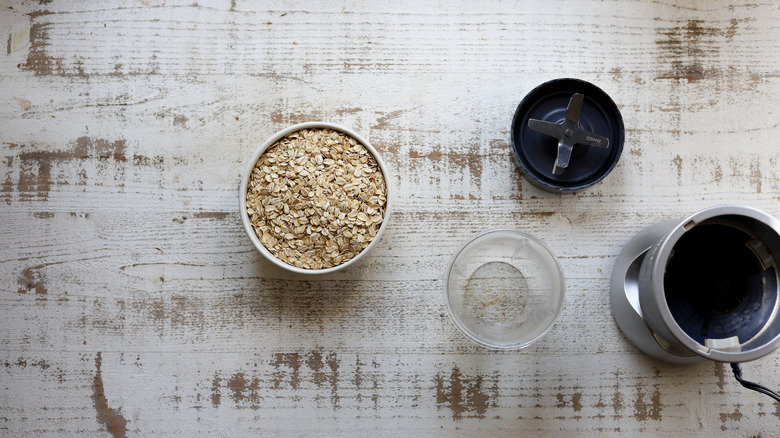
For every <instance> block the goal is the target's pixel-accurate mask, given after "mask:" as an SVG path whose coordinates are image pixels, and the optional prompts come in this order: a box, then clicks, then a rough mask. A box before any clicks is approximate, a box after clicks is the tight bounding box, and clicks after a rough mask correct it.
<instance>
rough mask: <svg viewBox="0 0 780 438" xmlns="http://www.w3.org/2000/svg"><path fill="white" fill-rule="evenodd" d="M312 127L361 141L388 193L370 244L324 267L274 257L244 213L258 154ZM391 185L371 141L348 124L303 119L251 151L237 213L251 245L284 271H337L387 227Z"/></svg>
mask: <svg viewBox="0 0 780 438" xmlns="http://www.w3.org/2000/svg"><path fill="white" fill-rule="evenodd" d="M314 128H325V129H332V130H334V131H340V132H342V133H344V134H346V135H349V136H350V137H352V138H354V139H355V140H357V141H358V142H360V144H362V145H363V146H364V147H365V148H366V149H367V150H368V152H369V153H370V154H371V155H372V156H373V157H374V159H375V160H376V162H377V165H378V166H379V169H380V171H381V172H382V177H383V178H384V180H385V192H386V195H387V196H386V198H387V199H386V201H385V212H384V215H383V220H382V224H381V225H380V226H379V229H378V230H377V232H376V235H375V236H374V237H373V238H372V239H371V242H369V244H368V245H367V246H366V247H365V248H363V250H362V251H360V252H359V253H358V254H357V255H355V257H353V258H351V259H349V260H347V261H346V262H344V263H341V264H339V265H336V266H331V267H329V268H323V269H305V268H299V267H297V266H293V265H291V264H289V263H287V262H284V261H282V260H281V259H279V258H278V257H276V256H275V255H273V254H272V253H271V252H270V251H269V250H268V249H267V248H266V247H265V246H264V245H263V244H262V243H261V242H260V239H258V238H257V235H256V234H255V230H254V227H253V226H252V223H251V222H250V221H249V214H247V211H246V192H247V187H248V186H249V179H250V177H251V175H252V171H253V170H254V168H255V165H256V164H257V160H259V159H260V157H261V156H262V155H263V154H264V153H265V151H266V150H268V148H270V147H271V146H273V145H274V144H275V143H276V142H277V141H278V140H280V139H281V138H283V137H284V136H286V135H288V134H291V133H293V132H296V131H300V130H302V129H314ZM390 186H391V185H390V178H389V173H388V170H387V166H386V165H385V163H384V161H383V160H382V157H380V155H379V153H378V152H377V150H376V149H374V147H373V146H372V145H371V143H369V142H368V140H366V139H365V138H364V137H363V136H361V135H360V134H358V133H357V132H355V131H353V130H352V129H350V128H347V127H345V126H342V125H338V124H335V123H330V122H322V121H311V122H303V123H298V124H295V125H291V126H288V127H287V128H284V129H282V130H280V131H277V132H276V133H275V134H273V135H272V136H270V137H268V139H267V140H265V142H263V144H261V145H260V146H259V147H258V148H257V149H255V152H254V154H253V155H252V157H251V158H250V159H249V162H248V163H247V164H246V165H245V167H244V171H243V172H242V174H241V183H240V185H239V214H240V215H241V222H242V224H243V225H244V231H246V234H247V236H248V237H249V240H250V241H251V242H252V244H253V245H254V247H255V248H256V249H257V250H258V251H259V252H260V254H262V255H263V256H264V257H265V258H266V259H267V260H268V261H270V262H271V263H273V264H274V265H276V266H278V267H280V268H283V269H285V270H287V271H290V272H294V273H297V274H307V275H312V274H327V273H330V272H335V271H339V270H341V269H344V268H346V267H347V266H350V265H352V264H353V263H355V262H356V261H358V260H359V259H361V258H362V257H363V255H365V254H366V253H367V252H368V251H369V250H370V249H371V248H372V247H373V246H374V245H376V243H377V242H378V241H379V239H380V237H381V236H382V234H384V231H385V229H386V228H387V223H388V222H389V221H388V219H389V217H390V212H391V210H390V208H391V198H392V193H391V192H392V189H391V187H390Z"/></svg>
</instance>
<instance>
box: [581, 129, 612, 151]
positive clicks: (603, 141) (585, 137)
mask: <svg viewBox="0 0 780 438" xmlns="http://www.w3.org/2000/svg"><path fill="white" fill-rule="evenodd" d="M573 141H574V142H575V143H577V144H582V145H586V146H595V147H598V148H608V147H609V139H608V138H607V137H603V136H601V135H598V134H594V133H592V132H587V131H580V132H578V133H577V135H576V136H575V137H574V138H573Z"/></svg>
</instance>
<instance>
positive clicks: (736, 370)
mask: <svg viewBox="0 0 780 438" xmlns="http://www.w3.org/2000/svg"><path fill="white" fill-rule="evenodd" d="M731 371H733V372H734V377H736V378H737V382H739V383H740V384H741V385H742V386H744V387H745V388H747V389H752V390H753V391H758V392H760V393H762V394H766V395H768V396H770V397H772V398H773V399H775V400H777V401H778V402H780V395H778V394H777V393H776V392H774V391H772V390H771V389H769V388H767V387H766V386H764V385H759V384H758V383H755V382H750V381H748V380H745V379H743V378H742V367H740V366H739V364H738V363H733V364H731Z"/></svg>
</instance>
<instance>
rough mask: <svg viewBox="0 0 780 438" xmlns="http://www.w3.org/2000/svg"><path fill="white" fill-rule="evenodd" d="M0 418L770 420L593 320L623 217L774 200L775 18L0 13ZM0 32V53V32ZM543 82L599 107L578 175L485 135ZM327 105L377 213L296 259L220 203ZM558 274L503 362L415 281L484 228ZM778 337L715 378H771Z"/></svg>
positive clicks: (194, 424)
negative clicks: (622, 129)
mask: <svg viewBox="0 0 780 438" xmlns="http://www.w3.org/2000/svg"><path fill="white" fill-rule="evenodd" d="M0 8H1V9H0V37H2V39H0V42H4V43H5V44H3V45H2V46H5V51H1V50H2V49H1V48H0V221H1V222H2V227H0V239H2V240H1V241H0V242H1V243H2V245H0V280H2V282H1V284H0V316H1V317H0V328H2V330H0V434H2V435H8V436H36V437H37V436H84V435H87V436H105V435H108V436H114V437H130V436H226V437H227V436H248V435H263V436H267V435H271V436H278V435H295V436H301V435H305V436H309V435H329V436H333V435H345V434H348V435H355V436H359V435H366V434H369V433H373V434H377V433H378V434H380V435H385V436H408V435H412V434H414V435H429V436H436V435H438V436H452V435H456V436H462V435H466V436H467V435H477V434H485V433H488V434H491V435H498V436H509V435H511V436H517V435H518V434H521V435H526V434H537V435H551V436H598V435H605V436H614V435H623V434H628V435H629V436H640V435H644V436H659V435H664V436H676V435H686V436H762V437H769V436H778V430H780V427H778V424H780V404H778V403H773V402H772V401H771V399H769V398H768V397H765V396H763V395H760V394H757V393H753V392H749V391H747V390H744V389H742V388H741V387H739V385H738V384H737V383H736V382H735V381H734V380H733V378H732V377H731V374H730V371H729V370H728V367H727V366H724V365H722V364H717V363H712V362H708V363H704V364H701V365H696V366H690V367H677V366H670V365H666V364H662V363H658V362H655V361H653V360H651V359H649V358H647V357H646V356H644V355H642V354H641V353H639V352H638V351H637V350H636V349H634V347H632V346H631V345H630V344H629V343H628V341H627V340H626V339H625V338H624V337H623V335H622V334H621V333H620V331H619V329H618V328H617V326H616V324H615V322H614V320H613V318H612V314H611V310H610V307H609V298H608V285H609V276H610V272H611V269H612V265H613V263H614V261H615V256H616V255H617V254H618V252H619V251H620V249H621V248H622V247H623V245H624V244H625V243H626V242H627V241H628V240H629V239H630V238H631V237H632V236H633V235H635V234H636V233H637V232H638V231H639V230H641V229H642V228H643V227H645V226H647V225H650V224H654V223H656V222H659V221H661V220H664V219H672V218H681V217H684V216H686V215H688V214H691V213H693V212H695V211H697V210H698V209H701V208H704V207H708V206H712V205H717V204H725V203H738V204H743V205H749V206H754V207H757V208H760V209H762V210H764V211H766V212H768V213H770V214H773V215H775V216H778V215H780V144H779V143H778V140H777V139H778V138H780V107H778V105H777V102H778V101H780V60H778V57H777V53H780V38H779V37H778V35H780V7H778V5H777V2H775V1H773V0H758V1H751V2H727V1H723V0H712V1H682V0H679V1H674V0H657V1H646V0H641V1H640V0H632V1H595V0H585V1H577V2H574V1H564V0H553V1H528V2H524V1H521V2H431V3H427V4H426V3H423V2H411V1H408V2H407V1H401V2H392V3H388V4H378V3H373V2H368V3H354V2H336V1H324V2H296V1H285V2H250V1H228V0H224V1H216V0H215V1H197V2H194V1H167V0H143V1H133V2H104V1H99V2H98V1H95V2H89V1H56V0H55V1H50V0H42V1H39V2H31V1H25V2H4V3H3V5H2V6H0ZM2 46H0V47H2ZM557 77H578V78H582V79H585V80H588V81H591V82H593V83H595V84H597V85H598V86H600V87H601V88H603V89H604V90H605V91H606V92H607V93H608V94H609V95H610V96H611V97H612V98H613V99H614V100H615V101H616V102H617V104H618V106H619V107H620V110H621V112H622V115H623V118H624V122H625V126H626V141H625V148H624V152H623V155H622V158H621V160H620V162H619V164H618V166H617V167H616V168H615V170H614V171H613V172H612V173H611V174H610V175H609V176H608V177H607V178H606V179H605V180H604V181H602V182H601V183H599V184H597V185H595V186H593V187H591V188H589V189H587V190H584V191H581V192H578V193H576V194H573V195H572V194H568V195H552V194H549V193H544V192H540V191H538V190H537V189H536V188H534V187H533V186H531V185H530V184H528V183H526V182H525V181H523V180H522V178H521V177H520V175H519V173H518V172H517V170H516V169H515V167H514V165H513V163H512V161H511V158H510V147H509V124H510V121H511V118H512V114H513V112H514V109H515V107H516V106H517V104H518V103H519V101H520V99H522V98H523V96H525V94H526V93H527V92H528V91H530V90H531V89H532V88H533V87H535V86H536V85H538V84H540V83H542V82H544V81H546V80H549V79H553V78H557ZM312 120H324V121H329V122H334V123H339V124H342V125H345V126H349V127H351V128H353V129H354V130H356V131H357V132H359V133H361V135H364V136H365V137H367V138H368V139H369V141H371V142H372V144H373V145H374V146H375V147H376V148H377V149H378V150H379V151H380V153H381V154H382V157H383V159H384V160H385V162H386V164H387V165H388V167H389V168H390V170H391V179H390V181H391V184H392V188H393V189H394V194H395V198H394V202H395V208H394V212H393V214H392V216H391V217H390V221H391V223H390V226H389V227H388V229H387V232H386V234H385V235H384V236H383V238H382V240H381V242H379V245H378V246H377V247H375V248H374V249H373V251H372V252H371V253H370V254H368V255H367V256H366V258H365V259H364V260H362V261H361V262H360V263H359V264H356V265H355V266H353V267H350V268H348V269H346V270H344V271H341V272H338V273H333V274H328V275H327V276H324V277H318V278H308V277H304V278H301V277H295V276H293V275H290V274H287V273H285V272H283V271H281V270H279V269H278V268H275V267H274V266H272V265H271V264H269V263H267V262H265V261H263V260H262V259H261V257H260V255H259V254H258V253H257V252H256V250H254V248H253V247H252V246H251V244H250V242H249V241H248V239H247V238H246V235H245V233H244V231H243V229H242V227H241V221H240V218H239V216H238V193H237V191H238V190H237V189H238V184H239V178H240V174H241V172H242V171H243V169H244V167H245V166H246V165H247V163H246V161H247V160H248V159H249V157H250V155H251V154H252V152H253V151H254V149H255V148H256V147H257V146H258V145H259V144H260V143H262V142H263V141H264V139H265V138H267V137H268V136H270V135H272V134H273V133H274V132H276V131H278V130H280V129H282V128H284V127H287V126H289V125H291V124H293V123H298V122H303V121H312ZM497 227H509V228H518V229H522V230H525V231H527V232H529V233H531V234H533V235H535V236H537V237H539V238H541V239H543V240H544V241H545V242H546V243H547V244H548V245H549V246H550V247H551V249H552V250H553V251H554V252H555V254H556V255H557V256H558V257H559V259H560V262H561V265H562V267H563V270H564V274H565V276H566V281H567V297H566V304H565V306H564V310H563V312H562V314H561V317H560V319H559V320H558V322H557V323H556V325H555V327H554V328H553V330H552V331H551V332H550V333H549V334H547V335H546V336H545V337H544V338H543V339H542V340H541V341H539V342H538V343H537V344H534V345H533V346H532V347H530V348H528V349H527V350H523V351H521V352H494V351H487V350H485V349H483V348H480V347H477V346H475V345H472V344H471V343H469V341H467V340H466V339H465V338H464V337H463V336H461V335H460V333H459V332H457V330H456V329H455V328H454V326H453V325H452V324H451V323H450V322H449V320H448V317H447V315H446V310H445V307H444V303H443V300H442V287H443V284H442V277H443V271H444V268H445V265H446V263H447V262H448V261H449V258H450V256H451V255H452V253H453V252H454V251H455V249H456V248H457V247H458V246H459V245H460V244H461V243H462V242H463V241H464V240H466V239H468V238H469V237H471V236H473V235H474V234H475V233H477V232H479V231H483V230H487V229H491V228H497ZM779 367H780V355H778V354H774V355H770V356H767V357H765V358H763V359H761V360H758V361H755V362H752V363H749V364H746V365H745V367H744V370H745V377H746V378H748V379H751V380H755V381H760V382H763V383H766V384H768V385H769V386H772V387H774V388H777V387H779V386H780V380H778V377H777V376H778V372H777V371H778V369H779Z"/></svg>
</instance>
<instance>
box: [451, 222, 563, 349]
mask: <svg viewBox="0 0 780 438" xmlns="http://www.w3.org/2000/svg"><path fill="white" fill-rule="evenodd" d="M500 232H503V233H510V234H514V235H515V236H517V237H519V238H521V239H525V240H527V241H529V242H531V243H533V244H536V245H539V247H540V248H541V249H542V250H543V251H544V253H545V254H546V255H549V256H550V258H551V259H552V261H553V262H554V263H555V267H556V272H557V274H558V275H557V276H558V279H559V281H560V284H561V287H560V294H561V299H560V302H559V303H558V306H557V308H556V309H555V315H553V318H552V320H551V321H550V323H549V324H548V325H547V327H545V328H544V329H543V330H542V331H541V332H539V333H538V334H537V335H536V336H534V337H533V338H531V339H529V340H526V341H523V342H514V343H505V344H497V343H493V342H489V341H486V340H484V339H482V338H480V337H479V336H477V335H476V334H475V333H474V332H473V331H471V330H470V329H469V328H468V327H466V325H465V324H464V323H463V321H461V320H460V319H459V318H458V317H457V316H456V315H455V312H454V310H453V306H452V301H451V300H450V287H449V283H450V274H451V273H452V268H453V267H454V266H455V261H456V260H457V259H458V257H460V255H461V254H462V253H463V250H465V249H466V248H467V247H468V246H470V245H472V244H474V243H475V242H478V241H479V240H482V239H484V238H485V237H487V236H488V235H491V234H494V233H500ZM443 283H444V285H443V292H444V303H445V305H446V307H447V314H448V316H449V318H450V321H451V322H452V324H453V325H454V326H455V327H457V329H458V330H459V331H460V332H461V333H463V334H464V335H465V336H466V337H467V338H469V339H470V340H471V341H473V342H475V343H477V344H479V345H482V346H483V347H487V348H491V349H494V350H515V349H522V348H526V347H528V346H530V345H531V344H533V343H535V342H536V341H538V340H539V339H541V338H542V337H543V336H544V335H545V334H547V333H548V332H549V331H550V330H552V328H553V326H554V325H555V322H556V321H557V320H558V318H559V317H560V316H561V313H562V312H563V306H564V303H565V301H566V278H565V276H564V275H563V269H562V268H561V264H560V262H559V261H558V258H557V257H556V256H555V253H553V252H552V250H551V249H550V247H549V246H547V244H546V243H544V242H543V241H542V240H540V239H538V238H536V237H534V236H532V235H531V234H529V233H527V232H525V231H520V230H516V229H511V228H497V229H493V230H488V231H483V232H481V233H478V234H477V235H475V236H473V237H471V238H470V239H468V240H466V241H465V242H464V243H463V244H461V245H460V247H458V249H457V251H455V253H454V254H453V255H452V257H451V258H450V261H449V263H448V264H447V269H446V270H445V271H444V281H443Z"/></svg>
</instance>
